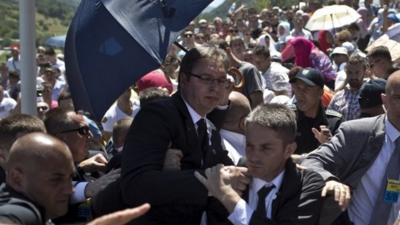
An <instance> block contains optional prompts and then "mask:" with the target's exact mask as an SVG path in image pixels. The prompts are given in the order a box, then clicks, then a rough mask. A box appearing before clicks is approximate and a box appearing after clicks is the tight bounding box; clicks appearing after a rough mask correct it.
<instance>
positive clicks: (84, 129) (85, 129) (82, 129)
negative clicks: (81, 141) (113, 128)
mask: <svg viewBox="0 0 400 225" xmlns="http://www.w3.org/2000/svg"><path fill="white" fill-rule="evenodd" d="M76 131H78V133H79V134H80V135H89V127H88V126H83V127H79V128H76V129H71V130H65V131H62V132H60V133H61V134H64V133H69V132H76Z"/></svg>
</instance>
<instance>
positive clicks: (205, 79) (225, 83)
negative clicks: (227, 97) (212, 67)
mask: <svg viewBox="0 0 400 225" xmlns="http://www.w3.org/2000/svg"><path fill="white" fill-rule="evenodd" d="M188 74H189V75H190V76H193V77H196V78H197V79H199V80H201V81H202V82H203V83H204V84H206V85H209V86H211V85H213V84H217V85H218V86H223V87H225V88H228V87H230V85H231V84H232V83H231V82H230V81H229V80H228V79H212V78H210V77H206V76H201V75H197V74H193V73H190V72H188Z"/></svg>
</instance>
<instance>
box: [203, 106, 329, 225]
mask: <svg viewBox="0 0 400 225" xmlns="http://www.w3.org/2000/svg"><path fill="white" fill-rule="evenodd" d="M245 135H246V142H247V144H246V157H247V162H246V164H247V167H248V173H249V175H251V176H252V177H253V178H252V181H251V183H250V185H249V188H248V192H247V193H245V194H244V195H243V196H240V193H238V192H237V191H235V190H233V189H232V188H231V186H230V185H229V182H227V181H229V176H228V175H229V170H230V168H226V167H223V166H222V165H217V166H215V167H213V168H211V169H208V170H206V177H207V178H205V177H203V176H202V175H200V174H199V173H196V177H197V178H198V179H199V180H200V181H201V182H202V183H203V184H204V185H205V186H206V187H207V189H208V190H209V192H210V193H211V194H212V195H213V196H214V197H215V198H217V199H218V200H219V201H220V202H221V203H222V204H223V205H224V206H225V208H226V209H227V210H228V212H229V213H230V215H229V216H228V219H229V221H230V222H232V223H233V224H235V225H239V224H240V225H245V224H246V225H247V224H249V225H256V224H257V225H258V224H260V225H261V224H304V225H313V224H319V223H318V222H319V212H320V207H321V197H320V192H321V189H322V187H323V184H324V182H323V180H322V177H321V176H320V175H319V174H317V173H316V172H313V171H310V170H307V169H304V168H299V167H296V165H295V164H294V163H293V162H292V161H291V157H290V156H291V155H292V154H293V152H294V151H295V150H296V142H295V138H296V116H295V113H294V112H293V111H292V110H290V109H289V108H287V107H286V106H283V105H278V104H267V105H260V106H258V107H257V108H256V109H255V110H254V111H253V112H251V113H250V115H249V116H248V117H247V118H246V128H245Z"/></svg>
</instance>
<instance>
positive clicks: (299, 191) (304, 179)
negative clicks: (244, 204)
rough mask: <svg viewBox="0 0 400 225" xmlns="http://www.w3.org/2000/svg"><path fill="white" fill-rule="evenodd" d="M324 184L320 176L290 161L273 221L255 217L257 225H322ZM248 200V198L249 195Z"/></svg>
mask: <svg viewBox="0 0 400 225" xmlns="http://www.w3.org/2000/svg"><path fill="white" fill-rule="evenodd" d="M324 184H325V182H324V181H323V179H322V177H321V176H320V175H319V174H318V173H316V172H313V171H311V170H307V169H299V168H297V166H296V165H295V164H294V163H293V162H292V161H291V160H288V162H287V163H286V168H285V174H284V177H283V180H282V184H281V187H280V189H279V191H278V193H277V197H276V199H275V200H274V201H273V202H272V213H271V216H272V218H271V219H267V217H266V216H263V217H262V218H255V220H256V221H257V223H256V224H260V225H278V224H279V225H284V224H285V225H289V224H296V225H302V224H304V225H314V224H315V225H318V224H319V215H320V209H321V205H322V199H321V190H322V188H323V186H324ZM244 198H246V199H247V196H245V197H244Z"/></svg>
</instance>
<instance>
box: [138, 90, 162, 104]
mask: <svg viewBox="0 0 400 225" xmlns="http://www.w3.org/2000/svg"><path fill="white" fill-rule="evenodd" d="M168 97H169V93H168V90H166V89H163V88H157V87H151V88H146V89H144V90H143V91H141V92H140V93H139V101H140V107H143V106H145V105H146V104H148V103H150V102H152V101H155V100H159V99H163V98H168Z"/></svg>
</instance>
